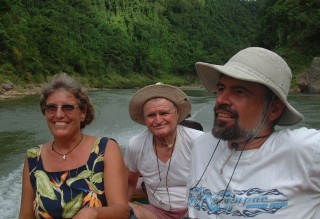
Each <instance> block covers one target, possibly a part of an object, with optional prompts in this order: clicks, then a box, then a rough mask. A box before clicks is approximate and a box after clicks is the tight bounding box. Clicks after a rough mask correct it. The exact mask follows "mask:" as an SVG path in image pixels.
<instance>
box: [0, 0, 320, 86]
mask: <svg viewBox="0 0 320 219" xmlns="http://www.w3.org/2000/svg"><path fill="white" fill-rule="evenodd" d="M319 8H320V1H319V0H290V1H287V0H256V1H254V0H251V1H250V0H55V1H53V0H0V83H13V84H20V85H21V84H22V85H23V84H25V85H26V84H30V83H31V84H34V83H42V82H44V81H46V80H47V79H48V77H50V76H51V75H53V74H55V73H57V72H61V71H64V72H68V73H70V74H72V75H75V76H76V77H78V78H79V79H80V80H81V81H82V82H84V83H86V84H87V85H88V86H91V87H101V88H102V87H105V88H132V87H137V86H143V85H146V84H149V83H154V82H157V81H162V82H165V83H170V84H175V85H184V84H190V83H195V82H196V80H197V76H196V73H195V69H194V64H195V62H197V61H205V62H211V63H215V64H223V63H224V62H226V61H227V60H228V59H229V58H230V57H231V56H232V55H233V54H234V53H235V52H237V51H238V50H240V49H243V48H245V47H248V46H262V47H265V48H268V49H271V50H274V51H276V52H278V53H279V54H280V55H282V56H283V57H284V58H285V59H286V60H287V61H288V62H289V65H290V66H291V67H292V69H293V70H294V74H298V73H300V72H301V71H303V70H304V69H305V68H306V67H308V66H309V65H310V63H311V61H312V57H313V56H317V55H319V54H320V45H319V39H320V37H319V36H320V9H319Z"/></svg>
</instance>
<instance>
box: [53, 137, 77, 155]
mask: <svg viewBox="0 0 320 219" xmlns="http://www.w3.org/2000/svg"><path fill="white" fill-rule="evenodd" d="M82 139H83V134H82V133H81V139H80V141H79V143H78V144H76V146H74V147H73V148H71V150H70V151H68V152H67V153H65V154H61V153H60V152H58V151H56V150H55V149H54V147H53V145H54V141H53V142H52V145H51V149H52V150H53V151H54V152H56V153H57V154H59V155H60V156H62V160H66V159H67V157H66V156H67V155H68V154H70V153H71V151H73V150H74V149H75V148H76V147H78V146H79V145H80V143H81V142H82Z"/></svg>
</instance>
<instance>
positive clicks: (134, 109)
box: [129, 83, 191, 125]
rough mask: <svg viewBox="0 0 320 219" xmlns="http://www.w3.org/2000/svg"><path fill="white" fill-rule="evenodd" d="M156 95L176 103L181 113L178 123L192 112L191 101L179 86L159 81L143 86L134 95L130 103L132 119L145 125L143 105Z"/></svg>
mask: <svg viewBox="0 0 320 219" xmlns="http://www.w3.org/2000/svg"><path fill="white" fill-rule="evenodd" d="M156 97H163V98H165V99H167V100H170V101H171V102H173V103H174V104H175V106H176V107H177V109H178V113H179V119H178V123H180V122H181V121H182V120H184V119H185V118H187V116H188V115H189V114H191V102H190V99H189V97H188V96H187V94H185V93H184V92H183V91H182V90H181V89H179V88H178V87H175V86H171V85H167V84H159V83H157V84H154V85H148V86H146V87H143V88H141V89H140V90H138V91H137V92H136V93H135V94H134V95H133V96H132V98H131V101H130V104H129V114H130V117H131V119H132V120H133V121H135V122H137V123H139V124H141V125H145V122H144V117H143V106H144V104H145V103H146V102H147V101H148V100H150V99H152V98H156Z"/></svg>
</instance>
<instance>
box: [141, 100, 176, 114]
mask: <svg viewBox="0 0 320 219" xmlns="http://www.w3.org/2000/svg"><path fill="white" fill-rule="evenodd" d="M151 104H162V105H167V106H168V107H170V108H171V107H172V108H177V107H176V105H175V104H174V102H172V101H171V100H168V99H166V98H164V97H154V98H151V99H149V100H147V101H146V102H145V103H144V104H143V107H142V110H143V111H144V110H145V107H146V106H149V105H151Z"/></svg>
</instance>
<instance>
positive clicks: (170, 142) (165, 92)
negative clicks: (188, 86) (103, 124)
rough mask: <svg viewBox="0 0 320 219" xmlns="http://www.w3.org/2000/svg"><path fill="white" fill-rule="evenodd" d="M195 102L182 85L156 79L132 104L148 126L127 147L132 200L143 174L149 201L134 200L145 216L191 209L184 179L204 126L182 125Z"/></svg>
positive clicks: (166, 215) (175, 214)
mask: <svg viewBox="0 0 320 219" xmlns="http://www.w3.org/2000/svg"><path fill="white" fill-rule="evenodd" d="M190 113H191V102H190V99H189V98H188V96H187V95H186V94H185V93H184V92H183V91H182V90H180V89H179V88H177V87H174V86H170V85H165V84H155V85H149V86H146V87H144V88H142V89H140V90H138V91H137V92H136V93H135V94H134V95H133V97H132V99H131V101H130V105H129V114H130V117H131V119H132V120H133V121H135V122H137V123H139V124H141V125H145V126H147V130H145V131H143V132H142V133H140V134H138V135H136V136H134V137H132V138H131V139H130V141H129V145H128V147H127V149H126V153H125V164H126V166H127V169H128V180H129V192H128V198H129V200H130V199H131V197H132V194H133V192H134V190H135V188H136V184H137V180H138V178H139V176H140V175H142V177H143V180H144V183H145V187H146V191H147V195H148V200H149V203H150V205H142V204H136V203H130V205H131V206H132V207H133V210H134V213H135V215H136V216H137V217H138V218H139V219H143V218H148V219H152V218H179V219H180V218H181V217H183V216H184V215H185V214H186V212H187V203H186V183H187V177H188V172H189V167H190V152H191V147H192V143H193V141H194V139H195V138H197V137H198V136H199V135H201V134H202V132H201V131H198V130H195V129H191V128H187V127H184V126H181V125H179V123H180V122H181V121H183V120H184V119H185V118H186V117H187V116H188V115H189V114H190Z"/></svg>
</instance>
